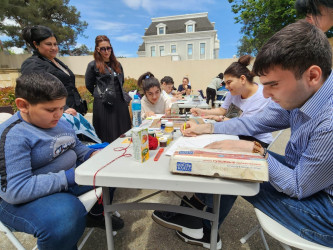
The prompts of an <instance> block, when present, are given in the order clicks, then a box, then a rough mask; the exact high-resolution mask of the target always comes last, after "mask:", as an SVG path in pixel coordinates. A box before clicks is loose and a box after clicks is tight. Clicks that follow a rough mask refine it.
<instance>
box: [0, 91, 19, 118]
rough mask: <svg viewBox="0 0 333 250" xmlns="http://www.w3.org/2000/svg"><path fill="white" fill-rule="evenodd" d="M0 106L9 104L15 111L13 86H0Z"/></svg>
mask: <svg viewBox="0 0 333 250" xmlns="http://www.w3.org/2000/svg"><path fill="white" fill-rule="evenodd" d="M0 106H1V107H3V106H11V107H12V108H13V110H14V111H15V112H16V111H17V107H16V104H15V88H14V87H5V88H0Z"/></svg>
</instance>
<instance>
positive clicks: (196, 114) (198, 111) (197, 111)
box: [190, 108, 204, 116]
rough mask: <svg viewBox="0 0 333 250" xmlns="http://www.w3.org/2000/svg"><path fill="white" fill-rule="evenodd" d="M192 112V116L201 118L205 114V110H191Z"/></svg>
mask: <svg viewBox="0 0 333 250" xmlns="http://www.w3.org/2000/svg"><path fill="white" fill-rule="evenodd" d="M190 111H191V113H192V115H194V116H201V115H203V113H204V112H203V110H202V109H200V108H191V110H190Z"/></svg>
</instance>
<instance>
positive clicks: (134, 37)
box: [114, 33, 142, 43]
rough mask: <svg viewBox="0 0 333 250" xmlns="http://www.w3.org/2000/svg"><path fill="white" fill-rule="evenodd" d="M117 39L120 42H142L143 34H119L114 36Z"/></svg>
mask: <svg viewBox="0 0 333 250" xmlns="http://www.w3.org/2000/svg"><path fill="white" fill-rule="evenodd" d="M114 39H115V40H116V41H119V42H135V43H141V42H142V35H140V34H138V33H131V34H126V35H123V36H117V37H114Z"/></svg>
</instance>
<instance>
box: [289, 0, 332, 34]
mask: <svg viewBox="0 0 333 250" xmlns="http://www.w3.org/2000/svg"><path fill="white" fill-rule="evenodd" d="M295 8H296V10H297V12H298V13H299V14H303V15H306V18H305V20H307V21H308V22H309V23H311V24H313V25H316V26H317V27H318V28H319V29H321V30H322V31H324V32H326V31H328V30H329V29H331V28H332V27H333V1H332V0H296V2H295Z"/></svg>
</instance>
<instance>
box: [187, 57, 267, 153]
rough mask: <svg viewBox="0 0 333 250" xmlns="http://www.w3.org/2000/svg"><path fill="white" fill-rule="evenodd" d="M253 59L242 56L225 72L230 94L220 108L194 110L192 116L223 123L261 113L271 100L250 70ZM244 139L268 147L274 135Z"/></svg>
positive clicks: (260, 135) (261, 135)
mask: <svg viewBox="0 0 333 250" xmlns="http://www.w3.org/2000/svg"><path fill="white" fill-rule="evenodd" d="M251 59H252V57H251V56H250V55H245V56H242V57H240V58H239V60H238V61H237V62H233V63H232V64H231V65H230V66H229V67H228V68H227V69H226V70H225V71H224V81H225V85H226V88H227V89H228V90H229V92H228V93H227V95H226V98H225V100H224V102H223V104H222V106H221V107H220V108H215V109H210V110H207V109H199V108H192V109H191V112H192V114H193V115H201V116H203V117H204V118H208V119H214V120H216V121H217V122H223V121H226V120H229V119H231V118H234V117H239V116H254V115H255V114H257V113H259V112H261V111H262V110H263V109H264V108H265V107H266V105H268V104H269V102H270V101H271V99H270V98H268V99H266V98H264V96H263V86H262V85H259V84H257V83H255V82H254V81H253V77H254V75H253V74H252V72H251V71H250V70H249V69H248V66H249V64H250V61H251ZM242 139H249V140H252V141H253V140H256V141H258V142H259V143H261V144H262V145H263V147H267V146H268V145H269V143H270V142H271V141H272V135H271V133H266V134H259V135H256V136H254V138H252V137H251V138H242Z"/></svg>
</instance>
